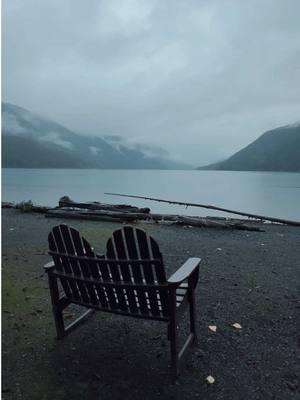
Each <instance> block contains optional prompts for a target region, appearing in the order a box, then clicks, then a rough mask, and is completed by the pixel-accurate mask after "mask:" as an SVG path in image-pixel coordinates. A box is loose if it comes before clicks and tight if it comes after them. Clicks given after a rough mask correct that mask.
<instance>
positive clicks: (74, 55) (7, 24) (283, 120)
mask: <svg viewBox="0 0 300 400" xmlns="http://www.w3.org/2000/svg"><path fill="white" fill-rule="evenodd" d="M299 15H300V2H299V1H298V0H275V1H274V0H272V1H271V0H252V1H251V2H242V1H240V0H223V1H222V0H188V1H180V0H166V1H158V0H114V1H105V0H103V1H99V0H90V1H88V2H83V1H80V0H64V1H60V0H44V1H42V2H37V1H34V0H27V1H26V2H25V1H22V0H4V1H3V17H2V18H3V80H2V85H3V99H4V100H7V101H10V102H12V103H15V104H18V105H20V106H23V107H26V108H28V109H30V110H32V111H35V112H37V113H40V114H41V115H44V116H46V117H48V118H51V119H54V120H56V121H57V122H60V123H62V124H65V125H66V126H67V127H70V128H71V129H73V130H75V131H77V132H79V133H83V134H93V135H99V136H105V135H106V136H121V137H123V138H126V141H128V142H132V143H140V144H141V145H144V146H145V147H146V146H152V147H153V146H154V147H153V148H155V147H156V148H157V147H162V148H164V149H166V150H167V151H168V152H169V156H170V157H172V158H178V159H180V160H184V161H187V162H191V163H194V165H203V164H206V163H209V162H214V161H217V160H219V159H223V158H225V157H226V156H229V155H231V154H232V153H233V152H234V151H237V150H239V149H240V148H241V147H243V146H245V145H247V144H248V143H249V142H251V141H252V140H254V139H255V138H256V137H258V136H259V135H260V134H261V133H262V132H263V131H265V130H267V129H271V128H274V127H277V126H281V125H285V124H288V123H293V122H295V121H298V120H299V119H300V94H299V90H298V89H299V86H300V24H299ZM124 140H125V139H124ZM149 148H150V147H149Z"/></svg>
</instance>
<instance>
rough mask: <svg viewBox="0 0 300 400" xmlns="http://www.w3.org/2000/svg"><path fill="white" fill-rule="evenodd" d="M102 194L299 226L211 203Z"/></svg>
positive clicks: (283, 220)
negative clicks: (206, 209) (205, 209)
mask: <svg viewBox="0 0 300 400" xmlns="http://www.w3.org/2000/svg"><path fill="white" fill-rule="evenodd" d="M104 194H106V195H109V196H119V197H130V198H133V199H143V200H151V201H157V202H160V203H168V204H177V205H180V206H185V207H200V208H208V209H210V210H217V211H223V212H226V213H230V214H235V215H242V216H243V217H248V218H253V219H258V220H260V221H270V222H276V223H280V224H285V225H293V226H300V221H292V220H289V219H284V218H275V217H268V216H266V215H258V214H251V213H246V212H243V211H236V210H230V209H229V208H222V207H216V206H212V205H208V204H198V203H185V202H183V201H173V200H165V199H158V198H154V197H144V196H135V195H131V194H130V195H129V194H121V193H104Z"/></svg>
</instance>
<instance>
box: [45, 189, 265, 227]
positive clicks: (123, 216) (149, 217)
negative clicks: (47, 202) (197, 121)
mask: <svg viewBox="0 0 300 400" xmlns="http://www.w3.org/2000/svg"><path fill="white" fill-rule="evenodd" d="M66 199H67V200H66ZM66 204H71V205H72V206H71V207H66ZM59 205H60V208H55V209H52V210H49V211H48V212H47V213H46V214H45V216H46V217H47V218H71V219H72V218H73V219H83V220H84V219H86V220H95V221H111V222H125V223H128V222H130V223H133V222H136V221H149V222H165V223H173V224H176V225H183V226H194V227H205V228H220V229H238V230H248V231H259V232H261V231H263V230H262V229H260V228H258V227H256V226H249V225H245V223H244V221H243V220H234V219H222V220H221V219H220V218H216V219H215V220H214V219H213V217H209V218H204V217H192V216H184V215H174V214H154V213H153V214H151V213H150V212H147V213H146V212H141V210H144V209H143V208H138V207H132V206H128V205H117V206H116V207H115V205H111V204H105V205H104V206H105V209H100V207H102V206H103V204H102V203H96V202H95V203H78V202H75V201H72V200H70V199H69V198H68V197H67V196H65V197H64V198H63V200H62V199H60V200H59ZM86 206H87V207H86ZM122 207H123V209H122ZM129 209H130V210H132V211H131V212H129ZM133 210H138V211H140V212H138V211H135V212H134V211H133ZM148 210H149V209H148ZM149 211H150V210H149Z"/></svg>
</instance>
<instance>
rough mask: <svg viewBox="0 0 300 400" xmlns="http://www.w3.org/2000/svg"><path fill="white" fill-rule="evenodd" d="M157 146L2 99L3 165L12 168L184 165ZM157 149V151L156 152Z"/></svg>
mask: <svg viewBox="0 0 300 400" xmlns="http://www.w3.org/2000/svg"><path fill="white" fill-rule="evenodd" d="M157 150H160V149H157V148H155V147H153V148H152V147H151V146H142V145H138V144H137V145H134V146H131V147H130V146H128V145H127V143H126V141H124V140H123V139H122V138H120V137H118V136H106V138H103V137H100V136H99V137H98V136H88V135H80V134H78V133H75V132H73V131H72V130H70V129H67V128H66V127H64V126H62V125H60V124H58V123H56V122H54V121H50V120H48V119H46V118H42V117H40V116H38V115H36V114H33V113H31V112H30V111H28V110H26V109H24V108H21V107H18V106H15V105H13V104H9V103H2V166H3V167H7V168H9V167H11V168H112V169H113V168H120V169H123V168H124V169H127V168H128V169H177V168H178V169H182V168H189V166H188V165H185V164H183V163H180V162H176V161H173V160H170V159H168V157H167V156H166V157H162V156H161V155H160V153H162V152H163V151H162V150H161V151H157ZM156 151H157V155H156Z"/></svg>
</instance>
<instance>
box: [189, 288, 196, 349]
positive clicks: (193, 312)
mask: <svg viewBox="0 0 300 400" xmlns="http://www.w3.org/2000/svg"><path fill="white" fill-rule="evenodd" d="M188 296H189V311H190V330H191V333H192V334H193V343H194V344H196V343H197V341H198V335H197V320H196V301H195V292H194V290H190V291H189V293H188Z"/></svg>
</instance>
